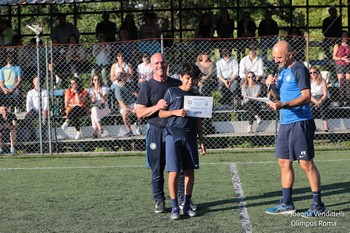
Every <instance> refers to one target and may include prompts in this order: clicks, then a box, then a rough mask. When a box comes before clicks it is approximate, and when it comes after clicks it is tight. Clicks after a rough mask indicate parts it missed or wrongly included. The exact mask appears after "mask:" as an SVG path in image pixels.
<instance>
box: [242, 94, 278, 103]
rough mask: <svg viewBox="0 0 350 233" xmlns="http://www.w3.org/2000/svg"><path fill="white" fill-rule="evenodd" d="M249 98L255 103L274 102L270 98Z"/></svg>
mask: <svg viewBox="0 0 350 233" xmlns="http://www.w3.org/2000/svg"><path fill="white" fill-rule="evenodd" d="M247 98H248V99H251V100H255V101H260V102H263V103H267V104H268V103H270V102H272V100H271V99H269V98H266V97H265V98H261V97H250V96H247Z"/></svg>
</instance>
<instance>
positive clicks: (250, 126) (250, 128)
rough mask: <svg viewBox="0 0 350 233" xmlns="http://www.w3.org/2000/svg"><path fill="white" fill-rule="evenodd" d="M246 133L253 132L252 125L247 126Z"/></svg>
mask: <svg viewBox="0 0 350 233" xmlns="http://www.w3.org/2000/svg"><path fill="white" fill-rule="evenodd" d="M247 133H253V126H252V125H249V126H248V129H247Z"/></svg>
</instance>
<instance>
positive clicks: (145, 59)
mask: <svg viewBox="0 0 350 233" xmlns="http://www.w3.org/2000/svg"><path fill="white" fill-rule="evenodd" d="M149 57H150V56H149V54H148V53H147V52H146V53H144V54H143V55H142V63H140V64H139V65H138V66H137V75H138V86H139V87H141V85H142V84H143V83H145V82H147V81H148V80H150V79H151V78H152V72H153V71H152V68H151V64H150V63H149Z"/></svg>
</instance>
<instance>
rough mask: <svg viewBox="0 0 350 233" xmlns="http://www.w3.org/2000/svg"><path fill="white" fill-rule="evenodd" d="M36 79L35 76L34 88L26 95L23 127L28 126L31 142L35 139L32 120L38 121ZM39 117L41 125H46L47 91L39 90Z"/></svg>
mask: <svg viewBox="0 0 350 233" xmlns="http://www.w3.org/2000/svg"><path fill="white" fill-rule="evenodd" d="M38 80H39V79H38V77H37V76H35V77H34V79H33V85H34V88H33V89H32V90H30V91H29V92H28V94H27V100H26V110H27V113H26V116H25V118H24V119H25V125H26V126H28V128H29V130H30V132H31V134H32V135H31V137H30V139H31V140H34V139H35V135H36V134H35V127H34V125H33V122H34V120H36V119H39V115H38V114H39V106H40V105H39V98H40V96H39V83H38ZM40 92H41V100H40V102H41V108H40V111H41V115H42V118H41V119H42V124H43V125H45V124H46V118H47V113H48V108H49V102H48V93H47V90H45V89H41V90H40Z"/></svg>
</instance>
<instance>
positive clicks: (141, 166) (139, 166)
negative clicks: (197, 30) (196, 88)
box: [0, 158, 350, 171]
mask: <svg viewBox="0 0 350 233" xmlns="http://www.w3.org/2000/svg"><path fill="white" fill-rule="evenodd" d="M343 161H350V158H349V159H333V160H332V159H331V160H315V162H318V163H319V162H327V163H328V162H343ZM271 163H276V164H277V161H275V160H274V161H253V162H235V164H271ZM230 164H232V162H220V163H200V165H203V166H206V165H230ZM145 167H146V166H145V165H144V164H143V165H137V164H132V165H116V166H74V167H5V168H0V171H8V170H69V169H111V168H145Z"/></svg>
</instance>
